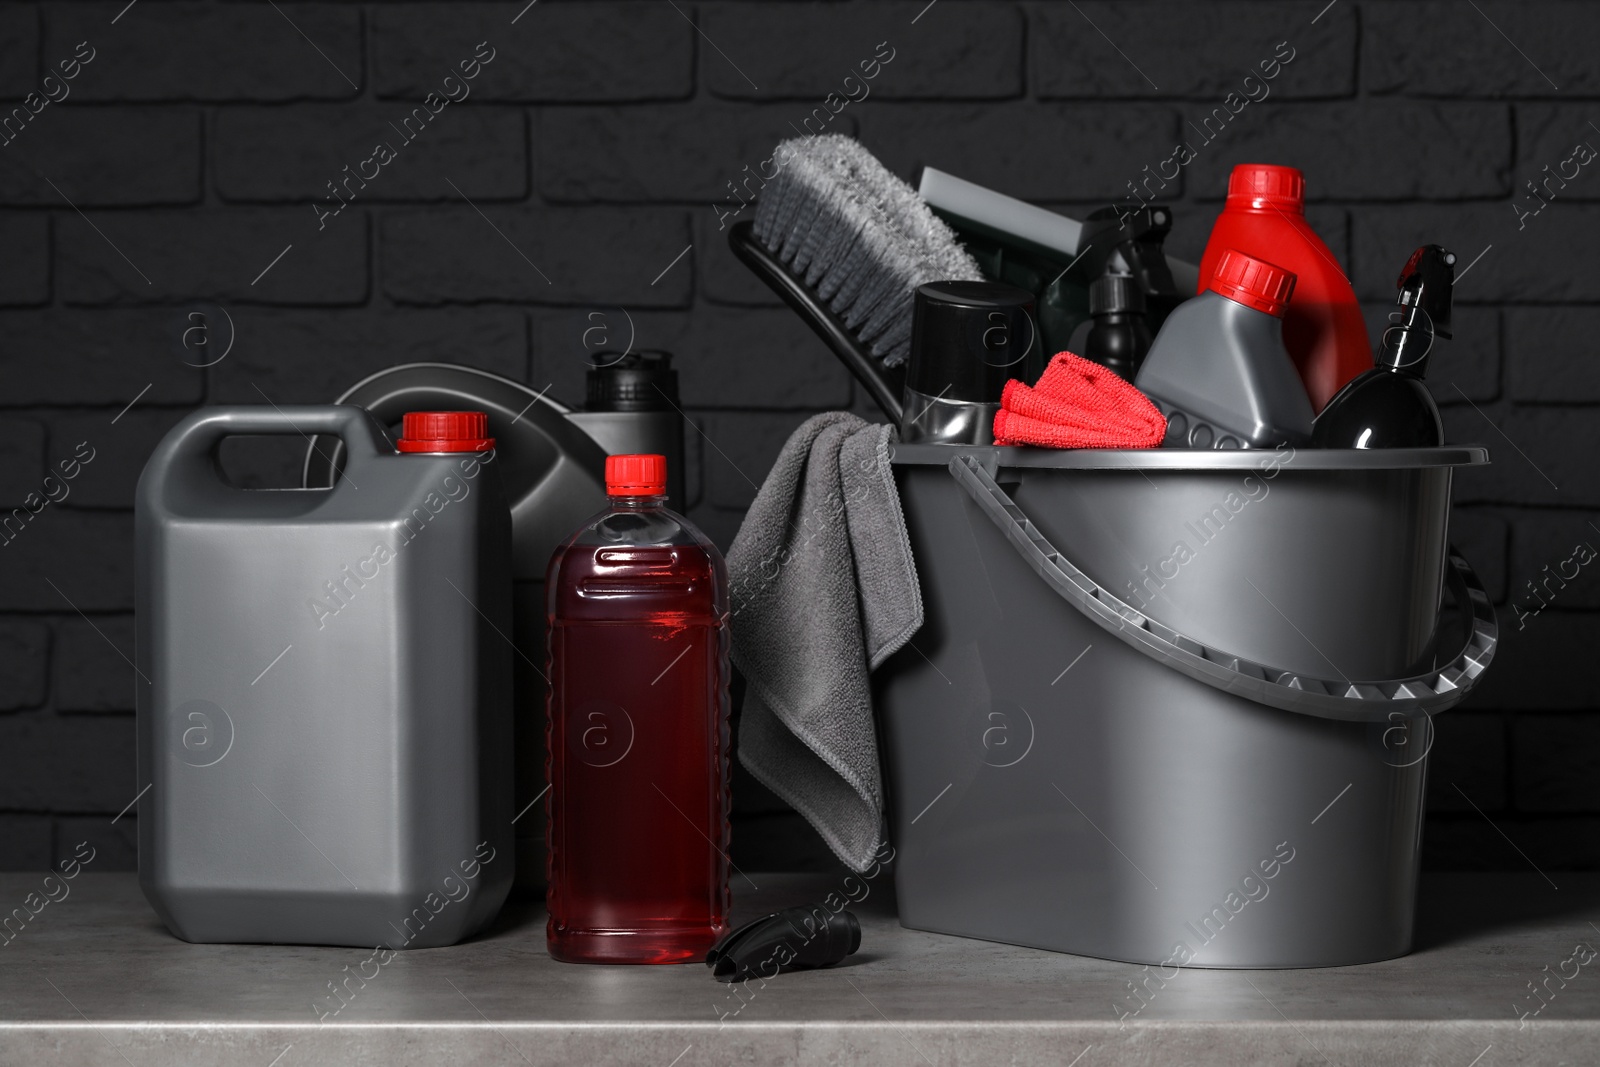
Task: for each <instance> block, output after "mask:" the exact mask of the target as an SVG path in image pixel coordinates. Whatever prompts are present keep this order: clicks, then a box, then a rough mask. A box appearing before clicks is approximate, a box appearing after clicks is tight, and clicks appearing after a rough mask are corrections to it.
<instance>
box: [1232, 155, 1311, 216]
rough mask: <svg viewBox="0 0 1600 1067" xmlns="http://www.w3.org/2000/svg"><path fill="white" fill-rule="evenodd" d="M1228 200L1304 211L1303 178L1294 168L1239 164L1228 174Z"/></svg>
mask: <svg viewBox="0 0 1600 1067" xmlns="http://www.w3.org/2000/svg"><path fill="white" fill-rule="evenodd" d="M1228 199H1229V200H1231V201H1234V202H1235V203H1238V202H1240V201H1243V202H1245V203H1246V204H1247V205H1248V206H1250V207H1256V208H1263V207H1276V208H1279V209H1281V210H1283V211H1304V210H1305V209H1306V179H1305V175H1303V174H1301V173H1300V171H1299V170H1297V169H1295V168H1294V167H1280V166H1277V165H1276V164H1272V163H1240V164H1239V165H1238V166H1237V167H1234V168H1233V173H1232V174H1230V175H1228Z"/></svg>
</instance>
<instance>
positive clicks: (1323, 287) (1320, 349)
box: [1197, 163, 1372, 412]
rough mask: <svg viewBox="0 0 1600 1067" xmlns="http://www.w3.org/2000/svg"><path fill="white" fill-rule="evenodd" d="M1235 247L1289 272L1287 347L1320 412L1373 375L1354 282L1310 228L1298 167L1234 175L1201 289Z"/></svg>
mask: <svg viewBox="0 0 1600 1067" xmlns="http://www.w3.org/2000/svg"><path fill="white" fill-rule="evenodd" d="M1230 248H1235V249H1238V250H1239V251H1241V252H1243V253H1245V254H1246V255H1249V256H1253V257H1255V258H1256V259H1261V260H1265V261H1266V262H1268V263H1272V264H1275V265H1277V266H1279V267H1282V268H1283V269H1284V270H1287V271H1289V272H1290V273H1292V274H1293V275H1294V276H1295V279H1296V281H1295V286H1294V295H1293V296H1292V297H1291V298H1290V300H1289V310H1288V313H1287V314H1285V315H1284V317H1283V346H1284V347H1285V348H1287V349H1288V350H1289V358H1290V359H1292V360H1294V366H1295V370H1297V371H1299V372H1300V380H1301V381H1302V382H1303V383H1305V387H1306V394H1307V395H1308V396H1309V397H1310V398H1311V410H1312V411H1313V412H1317V411H1321V410H1322V409H1323V407H1325V406H1326V405H1327V403H1328V401H1329V400H1331V399H1333V394H1334V393H1337V392H1338V391H1339V388H1340V387H1341V386H1343V385H1344V383H1345V382H1348V381H1349V380H1350V379H1352V378H1354V377H1355V376H1356V375H1358V374H1360V373H1361V372H1362V371H1367V370H1371V369H1372V342H1371V341H1369V340H1368V339H1367V323H1366V320H1365V319H1364V318H1363V317H1362V315H1361V305H1360V303H1358V302H1357V300H1356V294H1355V291H1354V290H1352V289H1351V288H1350V280H1349V279H1348V278H1346V277H1345V275H1344V272H1343V271H1341V270H1340V269H1339V264H1338V261H1337V260H1335V259H1334V258H1333V253H1332V252H1331V251H1329V250H1328V246H1327V245H1326V244H1324V243H1323V241H1322V238H1320V237H1318V236H1317V233H1316V231H1315V230H1313V229H1312V228H1311V227H1310V226H1309V225H1308V224H1307V223H1306V183H1305V178H1304V177H1303V176H1302V175H1301V174H1300V172H1299V171H1298V170H1296V169H1295V168H1294V167H1279V166H1274V165H1272V164H1269V163H1241V164H1239V165H1238V166H1237V167H1234V168H1233V173H1232V174H1231V175H1230V176H1229V177H1228V201H1227V203H1226V205H1224V207H1223V209H1222V214H1221V215H1219V216H1217V221H1216V225H1214V226H1213V227H1212V229H1211V239H1210V240H1209V241H1207V242H1206V250H1205V254H1204V255H1202V256H1201V257H1200V288H1199V289H1198V290H1197V292H1201V293H1203V292H1205V291H1206V289H1207V288H1209V287H1210V285H1211V279H1212V276H1213V275H1214V274H1215V273H1216V269H1217V264H1218V263H1219V262H1221V260H1222V253H1223V252H1224V251H1226V250H1227V249H1230Z"/></svg>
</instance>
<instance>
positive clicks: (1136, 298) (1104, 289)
mask: <svg viewBox="0 0 1600 1067" xmlns="http://www.w3.org/2000/svg"><path fill="white" fill-rule="evenodd" d="M1118 311H1131V312H1133V313H1134V314H1137V315H1142V314H1144V312H1145V299H1144V290H1143V289H1141V288H1139V284H1138V283H1137V282H1135V281H1134V280H1133V275H1131V274H1102V275H1100V277H1098V278H1096V279H1095V280H1094V282H1093V283H1092V284H1091V285H1090V286H1089V314H1091V315H1108V314H1112V313H1114V312H1118Z"/></svg>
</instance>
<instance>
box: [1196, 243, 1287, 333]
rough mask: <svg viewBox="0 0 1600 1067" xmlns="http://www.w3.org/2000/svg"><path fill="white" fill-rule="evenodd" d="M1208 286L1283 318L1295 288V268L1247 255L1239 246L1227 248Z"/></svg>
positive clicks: (1232, 298) (1229, 297)
mask: <svg viewBox="0 0 1600 1067" xmlns="http://www.w3.org/2000/svg"><path fill="white" fill-rule="evenodd" d="M1206 288H1208V289H1211V290H1213V291H1214V292H1218V293H1221V294H1222V295H1223V296H1225V297H1227V298H1228V299H1229V300H1236V301H1238V302H1239V303H1241V304H1243V305H1244V306H1245V307H1252V308H1255V309H1256V310H1257V311H1265V312H1266V313H1267V314H1268V315H1273V316H1276V317H1277V318H1280V319H1281V318H1283V313H1284V312H1285V311H1287V310H1288V309H1289V296H1290V295H1291V294H1292V293H1293V292H1294V272H1293V271H1287V270H1284V269H1283V268H1282V267H1274V266H1273V265H1272V264H1271V263H1268V262H1266V261H1265V260H1260V259H1256V258H1255V257H1254V256H1247V255H1245V254H1244V253H1243V252H1241V251H1239V250H1238V249H1237V248H1226V249H1223V252H1222V256H1221V257H1220V258H1219V259H1218V260H1217V269H1216V270H1215V271H1213V272H1212V274H1211V284H1209V285H1208V286H1206Z"/></svg>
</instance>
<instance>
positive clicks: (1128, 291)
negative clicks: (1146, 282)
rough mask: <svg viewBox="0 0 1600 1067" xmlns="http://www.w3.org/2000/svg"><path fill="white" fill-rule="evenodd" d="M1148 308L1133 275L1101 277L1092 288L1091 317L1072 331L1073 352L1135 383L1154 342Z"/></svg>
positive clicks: (1071, 345) (1103, 275)
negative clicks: (1146, 309) (1148, 318)
mask: <svg viewBox="0 0 1600 1067" xmlns="http://www.w3.org/2000/svg"><path fill="white" fill-rule="evenodd" d="M1145 307H1146V304H1145V297H1144V290H1143V289H1141V288H1139V284H1138V282H1137V281H1136V280H1135V279H1134V278H1133V276H1132V275H1128V274H1102V275H1100V277H1098V278H1096V279H1095V280H1094V282H1093V284H1091V285H1090V286H1089V315H1090V318H1089V320H1088V321H1087V322H1084V323H1083V324H1082V325H1080V326H1079V327H1078V328H1077V329H1076V330H1074V331H1072V340H1071V343H1070V344H1069V345H1068V348H1069V350H1070V351H1072V352H1074V353H1076V354H1077V355H1080V356H1082V357H1083V358H1084V359H1089V360H1093V361H1094V362H1096V363H1098V364H1100V365H1101V366H1103V367H1106V368H1109V369H1110V370H1113V371H1115V372H1116V373H1117V374H1119V375H1121V376H1122V377H1123V378H1124V379H1126V380H1128V381H1130V382H1131V381H1133V379H1134V376H1135V375H1137V374H1138V373H1139V367H1140V365H1141V364H1143V363H1144V357H1145V355H1146V354H1148V353H1149V351H1150V342H1151V340H1152V337H1151V334H1150V324H1149V323H1148V322H1147V321H1146V320H1145Z"/></svg>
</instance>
